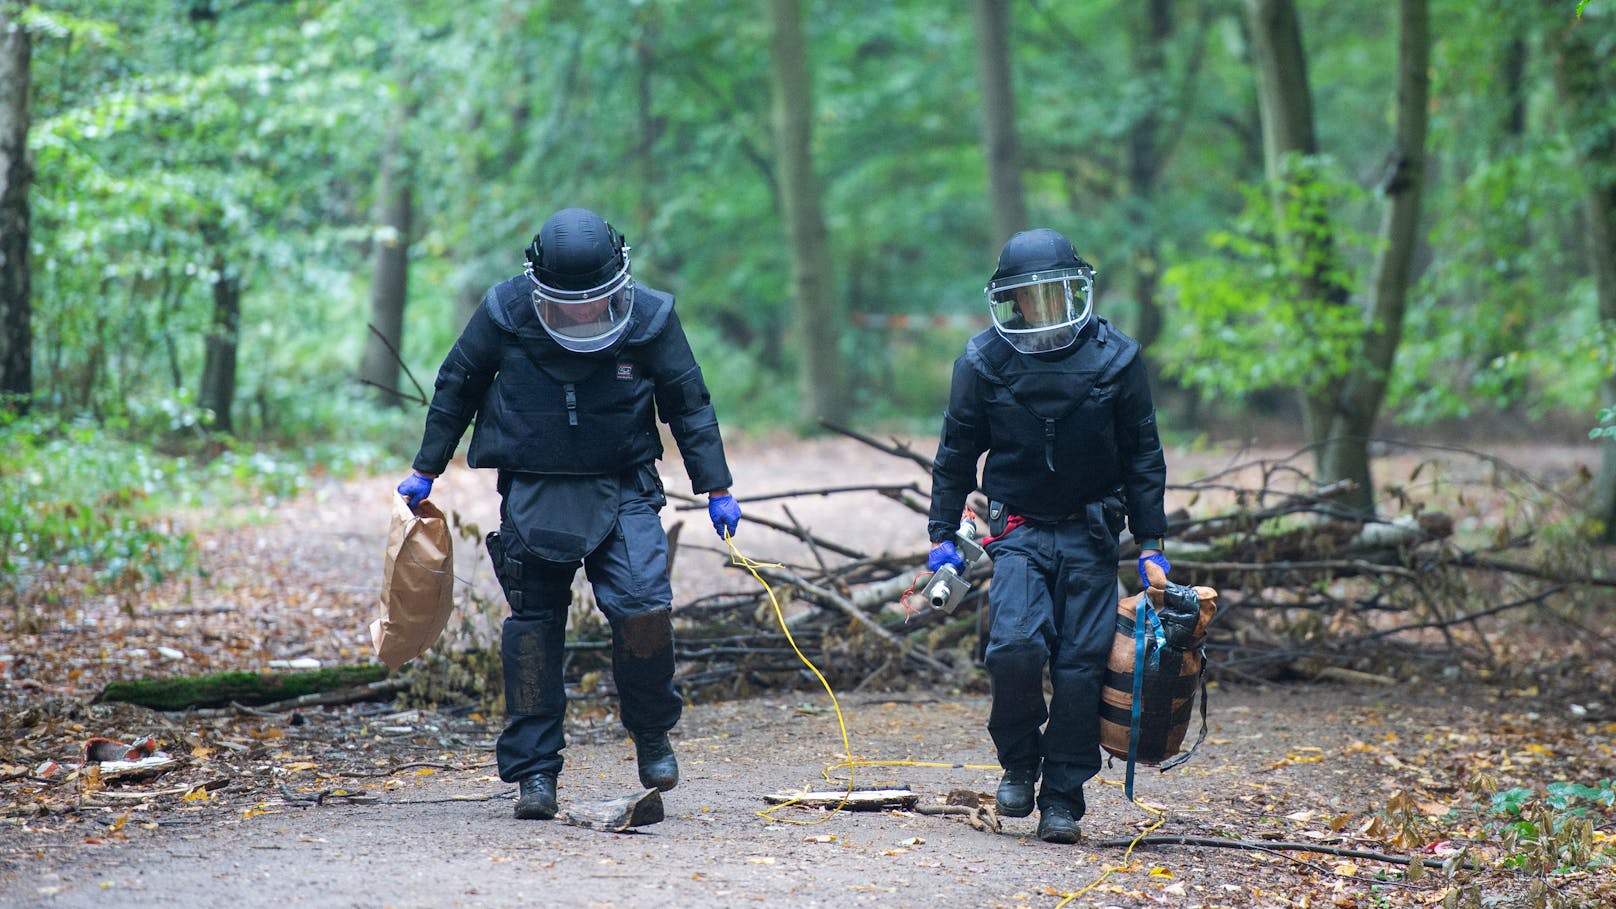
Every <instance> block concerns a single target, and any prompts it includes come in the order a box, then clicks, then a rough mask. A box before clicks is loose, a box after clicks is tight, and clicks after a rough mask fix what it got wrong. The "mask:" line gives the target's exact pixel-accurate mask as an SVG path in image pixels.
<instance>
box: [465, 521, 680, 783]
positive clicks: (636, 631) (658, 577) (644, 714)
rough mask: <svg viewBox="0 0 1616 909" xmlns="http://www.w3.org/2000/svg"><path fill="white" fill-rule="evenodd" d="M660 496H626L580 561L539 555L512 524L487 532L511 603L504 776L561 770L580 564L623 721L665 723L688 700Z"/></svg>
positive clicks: (631, 726) (644, 725) (504, 654)
mask: <svg viewBox="0 0 1616 909" xmlns="http://www.w3.org/2000/svg"><path fill="white" fill-rule="evenodd" d="M660 504H661V502H660V496H650V495H633V494H630V495H626V496H625V498H624V500H623V502H622V504H621V505H620V507H619V509H618V515H617V522H616V525H615V526H614V527H613V528H612V530H611V531H610V532H609V533H607V535H606V537H605V539H604V540H602V541H601V542H600V544H599V545H597V546H596V547H595V548H594V549H593V550H592V551H590V552H589V553H588V554H587V555H586V556H585V557H584V558H583V559H582V560H579V561H572V562H556V561H549V560H546V559H541V558H539V557H537V556H535V555H533V554H532V553H531V552H529V551H527V550H525V549H523V548H522V547H521V546H520V544H517V543H515V540H516V536H515V534H513V533H508V532H506V529H505V528H503V527H502V530H501V532H500V533H498V534H490V535H489V554H490V557H491V558H492V559H493V560H494V571H495V573H496V574H497V575H498V576H499V579H500V585H501V586H502V587H503V588H504V589H505V596H506V599H507V600H508V601H509V602H510V606H511V614H510V616H509V617H508V618H507V619H506V620H505V624H504V626H503V628H502V629H501V634H500V655H501V658H502V663H503V666H504V672H505V710H506V714H507V723H506V726H505V730H504V732H502V733H501V734H500V737H499V741H498V743H497V745H496V746H495V756H496V758H497V760H498V763H499V776H500V779H502V780H505V781H506V782H515V781H518V780H522V779H526V778H528V777H530V776H533V775H535V774H541V773H542V774H556V773H559V772H560V771H561V767H562V763H563V762H562V758H561V749H562V748H564V747H565V746H566V739H565V735H564V732H563V725H564V721H565V718H566V707H567V697H566V689H565V687H564V685H563V681H562V660H563V657H564V649H563V648H564V645H565V643H566V634H567V609H568V607H569V606H571V604H572V580H573V577H574V575H576V574H577V571H578V568H579V566H580V565H581V566H582V567H583V569H584V574H585V576H586V577H587V578H588V579H589V583H590V585H591V587H592V588H593V589H594V593H595V603H596V604H597V605H598V606H599V607H600V610H601V612H603V613H604V614H605V616H606V620H607V622H609V623H610V625H611V629H612V673H613V677H614V679H615V680H616V683H617V692H618V697H619V700H620V705H619V712H620V715H621V716H622V720H623V726H624V727H625V728H626V729H627V730H628V731H629V732H630V733H631V734H633V735H649V734H657V733H663V732H667V731H668V730H669V729H672V728H673V727H674V725H675V724H677V723H678V722H679V716H680V713H681V712H682V709H683V702H682V701H681V699H680V697H679V692H678V690H677V688H676V687H675V685H674V682H673V668H674V665H673V622H672V607H673V590H672V587H671V585H670V584H669V581H668V537H667V534H666V533H665V532H664V531H663V529H662V521H661V519H660V518H659V517H658V516H657V512H656V506H659V505H660Z"/></svg>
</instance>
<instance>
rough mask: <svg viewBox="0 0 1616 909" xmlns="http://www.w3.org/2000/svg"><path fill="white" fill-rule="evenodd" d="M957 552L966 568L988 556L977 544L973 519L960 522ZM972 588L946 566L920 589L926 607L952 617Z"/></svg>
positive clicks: (956, 539) (936, 572)
mask: <svg viewBox="0 0 1616 909" xmlns="http://www.w3.org/2000/svg"><path fill="white" fill-rule="evenodd" d="M954 548H956V549H958V550H959V554H960V558H962V559H964V560H965V567H966V568H969V567H971V566H972V565H975V564H976V562H977V560H978V559H980V558H982V556H984V555H986V554H987V552H986V550H984V549H983V548H982V546H981V544H980V543H978V542H976V522H975V521H974V520H972V519H971V518H964V519H963V520H961V521H960V526H959V530H957V531H955V532H954ZM970 589H971V585H970V584H968V583H966V581H965V579H964V578H962V577H960V573H959V572H958V571H955V570H954V566H952V565H944V566H942V567H941V568H939V569H937V570H936V571H934V572H932V575H931V580H929V581H927V582H926V586H925V587H923V588H921V591H920V595H921V597H922V598H924V599H925V601H926V605H927V606H930V607H931V608H932V609H936V610H938V611H940V612H946V613H948V614H949V615H953V614H954V612H955V610H957V609H959V605H960V603H962V602H964V600H965V594H966V593H968V592H969V591H970Z"/></svg>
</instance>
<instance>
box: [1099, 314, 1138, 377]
mask: <svg viewBox="0 0 1616 909" xmlns="http://www.w3.org/2000/svg"><path fill="white" fill-rule="evenodd" d="M1095 321H1096V322H1098V323H1099V324H1098V325H1096V326H1095V332H1094V338H1093V339H1092V340H1091V341H1090V342H1089V343H1091V344H1092V343H1096V342H1098V343H1100V344H1104V345H1112V344H1115V345H1116V347H1117V352H1116V353H1115V354H1112V356H1111V359H1110V362H1109V363H1107V364H1106V368H1105V372H1104V373H1103V374H1101V376H1100V381H1102V382H1105V381H1108V380H1110V379H1114V378H1116V376H1117V375H1118V374H1119V373H1121V372H1122V370H1123V367H1125V366H1127V365H1128V364H1129V363H1132V362H1133V360H1134V358H1135V357H1137V356H1139V342H1138V341H1135V340H1134V339H1133V338H1130V337H1128V336H1127V335H1125V334H1123V333H1122V332H1121V331H1120V330H1119V329H1117V328H1116V326H1114V325H1112V324H1111V323H1110V322H1107V321H1106V320H1104V319H1100V318H1096V319H1095Z"/></svg>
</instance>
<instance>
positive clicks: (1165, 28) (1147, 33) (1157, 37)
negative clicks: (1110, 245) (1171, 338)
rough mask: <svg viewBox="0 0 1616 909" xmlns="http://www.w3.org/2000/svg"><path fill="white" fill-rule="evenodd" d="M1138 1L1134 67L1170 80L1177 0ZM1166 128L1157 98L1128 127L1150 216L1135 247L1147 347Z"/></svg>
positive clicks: (1156, 324) (1153, 324) (1157, 265)
mask: <svg viewBox="0 0 1616 909" xmlns="http://www.w3.org/2000/svg"><path fill="white" fill-rule="evenodd" d="M1133 6H1134V9H1133V11H1132V12H1131V13H1130V14H1129V19H1128V22H1129V30H1130V32H1131V33H1132V34H1131V40H1130V42H1129V46H1130V47H1131V48H1132V50H1133V66H1134V72H1135V73H1136V74H1137V78H1138V79H1139V80H1140V81H1142V82H1144V83H1145V84H1146V85H1150V86H1152V87H1156V86H1161V85H1163V84H1164V83H1166V82H1167V81H1168V74H1167V63H1166V59H1165V57H1166V48H1167V45H1168V42H1169V41H1170V40H1172V36H1173V4H1172V0H1149V2H1147V3H1143V4H1134V5H1133ZM1162 133H1163V129H1162V110H1161V105H1160V104H1157V103H1151V104H1147V105H1145V107H1144V109H1143V110H1142V111H1140V112H1139V114H1138V115H1137V116H1136V117H1135V119H1134V122H1133V124H1132V126H1130V127H1129V129H1128V189H1129V191H1130V192H1131V194H1132V198H1131V199H1130V200H1129V201H1130V202H1131V203H1132V204H1133V206H1134V207H1135V208H1136V209H1138V210H1139V211H1140V212H1141V213H1142V214H1143V215H1144V216H1145V218H1146V219H1147V220H1148V222H1149V223H1147V224H1146V225H1145V230H1144V233H1143V235H1142V236H1141V237H1139V239H1138V240H1137V242H1136V243H1135V245H1134V248H1133V250H1132V253H1131V259H1132V260H1133V261H1132V264H1133V268H1132V269H1131V270H1132V272H1133V287H1134V302H1135V304H1137V305H1138V307H1139V319H1138V322H1137V324H1136V325H1135V326H1134V336H1135V337H1136V338H1137V339H1138V340H1139V343H1141V344H1143V345H1145V346H1146V347H1149V346H1150V345H1151V344H1153V343H1155V341H1156V338H1157V337H1158V336H1160V335H1161V326H1162V314H1161V305H1160V304H1159V303H1157V302H1156V288H1157V285H1158V284H1160V282H1161V254H1160V245H1161V241H1160V236H1159V232H1158V227H1157V225H1156V224H1155V223H1154V222H1155V221H1156V220H1157V219H1156V218H1155V217H1154V215H1155V208H1156V193H1157V184H1158V183H1159V182H1160V181H1161V171H1162V159H1163V158H1164V157H1165V149H1164V148H1163V147H1162V146H1163V144H1164V142H1163V136H1162Z"/></svg>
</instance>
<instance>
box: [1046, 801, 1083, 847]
mask: <svg viewBox="0 0 1616 909" xmlns="http://www.w3.org/2000/svg"><path fill="white" fill-rule="evenodd" d="M1082 835H1083V830H1082V828H1081V827H1078V826H1077V818H1075V817H1073V816H1072V809H1071V806H1069V805H1064V804H1061V803H1060V802H1051V803H1049V804H1047V805H1045V806H1044V807H1043V808H1042V809H1041V810H1040V811H1039V812H1038V838H1039V839H1041V840H1043V841H1044V842H1046V843H1066V844H1071V843H1075V842H1077V841H1078V839H1079V838H1080V837H1082Z"/></svg>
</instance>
